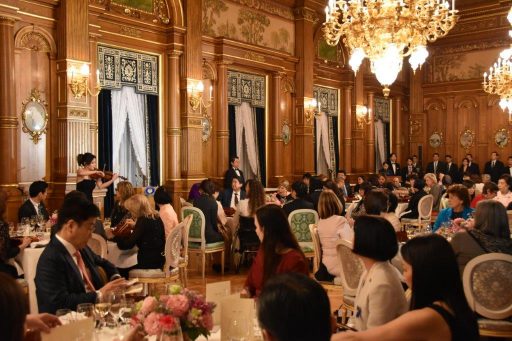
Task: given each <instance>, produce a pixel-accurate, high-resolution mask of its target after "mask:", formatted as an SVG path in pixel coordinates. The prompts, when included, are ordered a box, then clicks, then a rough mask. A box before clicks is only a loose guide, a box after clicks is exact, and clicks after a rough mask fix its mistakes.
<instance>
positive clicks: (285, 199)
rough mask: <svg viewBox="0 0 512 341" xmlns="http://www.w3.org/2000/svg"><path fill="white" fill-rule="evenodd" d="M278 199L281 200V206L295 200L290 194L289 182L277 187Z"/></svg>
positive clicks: (283, 182) (285, 181)
mask: <svg viewBox="0 0 512 341" xmlns="http://www.w3.org/2000/svg"><path fill="white" fill-rule="evenodd" d="M276 199H277V200H279V202H280V203H281V206H283V205H284V204H286V203H289V202H290V201H292V200H293V198H292V194H291V193H290V183H289V182H288V181H287V180H284V181H282V182H281V183H280V184H279V187H277V193H276Z"/></svg>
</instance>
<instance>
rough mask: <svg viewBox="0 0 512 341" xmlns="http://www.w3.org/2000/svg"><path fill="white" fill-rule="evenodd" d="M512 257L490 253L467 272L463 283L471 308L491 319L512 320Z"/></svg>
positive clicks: (468, 267) (481, 257) (467, 268)
mask: <svg viewBox="0 0 512 341" xmlns="http://www.w3.org/2000/svg"><path fill="white" fill-rule="evenodd" d="M511 274H512V255H507V254H503V253H488V254H485V255H481V256H478V257H475V258H473V259H472V260H471V261H469V263H468V264H467V265H466V267H465V268H464V274H463V276H462V283H463V285H464V293H465V295H466V299H467V300H468V304H469V306H470V307H471V309H473V310H474V311H475V312H476V313H477V314H480V315H482V316H484V317H487V318H490V319H505V318H508V317H510V316H512V290H511V288H512V276H511Z"/></svg>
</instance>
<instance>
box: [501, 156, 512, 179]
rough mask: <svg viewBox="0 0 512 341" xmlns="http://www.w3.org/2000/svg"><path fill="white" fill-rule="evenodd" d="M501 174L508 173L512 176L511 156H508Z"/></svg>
mask: <svg viewBox="0 0 512 341" xmlns="http://www.w3.org/2000/svg"><path fill="white" fill-rule="evenodd" d="M503 174H508V175H510V176H512V156H509V157H508V160H507V165H506V166H505V168H504V170H503Z"/></svg>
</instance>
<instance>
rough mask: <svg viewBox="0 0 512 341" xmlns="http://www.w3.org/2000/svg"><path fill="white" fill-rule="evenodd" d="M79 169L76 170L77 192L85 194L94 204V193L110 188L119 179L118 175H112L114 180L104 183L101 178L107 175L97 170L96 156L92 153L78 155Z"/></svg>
mask: <svg viewBox="0 0 512 341" xmlns="http://www.w3.org/2000/svg"><path fill="white" fill-rule="evenodd" d="M76 160H77V162H78V165H79V166H80V167H78V169H77V170H76V190H77V191H80V192H82V193H84V194H85V195H86V197H87V199H88V200H89V201H90V202H92V201H93V200H92V192H93V191H94V189H95V188H96V186H98V188H100V189H101V188H108V186H110V185H112V184H113V183H114V181H116V179H117V178H118V177H119V175H118V174H117V173H114V174H113V175H112V179H110V180H109V181H105V182H103V181H102V180H101V178H102V177H103V176H105V173H103V172H102V171H100V170H98V169H97V165H96V156H95V155H93V154H91V153H84V154H78V156H77V158H76Z"/></svg>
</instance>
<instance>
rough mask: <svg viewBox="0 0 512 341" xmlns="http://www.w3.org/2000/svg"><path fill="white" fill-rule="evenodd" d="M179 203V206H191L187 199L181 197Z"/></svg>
mask: <svg viewBox="0 0 512 341" xmlns="http://www.w3.org/2000/svg"><path fill="white" fill-rule="evenodd" d="M180 204H181V207H190V206H193V205H192V204H191V203H189V202H188V201H186V200H185V199H183V198H182V197H180Z"/></svg>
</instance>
